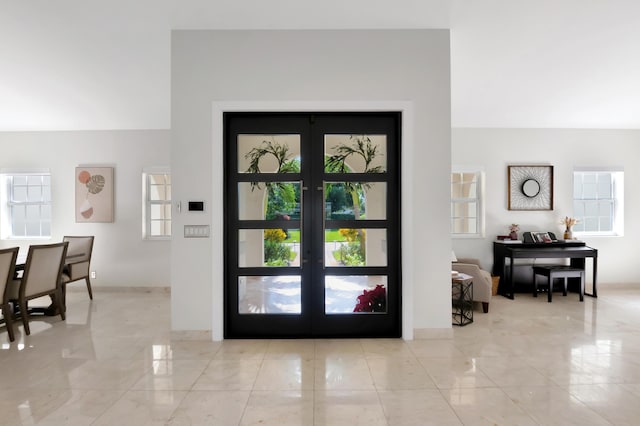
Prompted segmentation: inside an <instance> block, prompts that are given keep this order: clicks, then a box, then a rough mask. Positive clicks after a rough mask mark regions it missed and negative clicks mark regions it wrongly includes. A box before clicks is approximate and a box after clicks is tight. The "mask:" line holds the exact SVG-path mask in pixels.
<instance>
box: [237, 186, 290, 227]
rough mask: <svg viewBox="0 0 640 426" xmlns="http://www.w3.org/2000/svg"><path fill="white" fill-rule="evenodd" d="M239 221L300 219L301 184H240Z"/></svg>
mask: <svg viewBox="0 0 640 426" xmlns="http://www.w3.org/2000/svg"><path fill="white" fill-rule="evenodd" d="M238 216H239V217H238V219H240V220H291V219H293V220H298V219H300V182H297V181H296V182H269V183H267V182H239V183H238Z"/></svg>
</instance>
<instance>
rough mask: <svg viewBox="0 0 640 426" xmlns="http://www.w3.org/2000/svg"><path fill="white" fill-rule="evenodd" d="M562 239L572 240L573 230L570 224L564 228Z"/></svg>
mask: <svg viewBox="0 0 640 426" xmlns="http://www.w3.org/2000/svg"><path fill="white" fill-rule="evenodd" d="M564 239H565V240H573V231H572V230H571V227H570V226H567V227H566V228H565V230H564Z"/></svg>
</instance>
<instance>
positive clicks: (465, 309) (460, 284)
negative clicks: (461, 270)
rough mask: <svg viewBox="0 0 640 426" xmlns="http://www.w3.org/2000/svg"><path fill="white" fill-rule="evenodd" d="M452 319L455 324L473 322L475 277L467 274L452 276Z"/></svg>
mask: <svg viewBox="0 0 640 426" xmlns="http://www.w3.org/2000/svg"><path fill="white" fill-rule="evenodd" d="M451 319H452V324H453V325H460V326H462V325H467V324H471V323H472V322H473V277H472V276H471V275H467V274H458V275H452V276H451Z"/></svg>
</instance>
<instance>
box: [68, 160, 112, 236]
mask: <svg viewBox="0 0 640 426" xmlns="http://www.w3.org/2000/svg"><path fill="white" fill-rule="evenodd" d="M75 182H76V222H85V223H95V222H113V167H76V180H75Z"/></svg>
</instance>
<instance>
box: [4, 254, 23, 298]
mask: <svg viewBox="0 0 640 426" xmlns="http://www.w3.org/2000/svg"><path fill="white" fill-rule="evenodd" d="M18 250H19V248H18V247H13V248H8V249H3V250H0V304H1V303H2V302H4V300H6V299H5V295H6V291H7V287H8V285H9V282H10V281H11V280H13V274H14V271H15V267H16V259H17V257H18Z"/></svg>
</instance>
